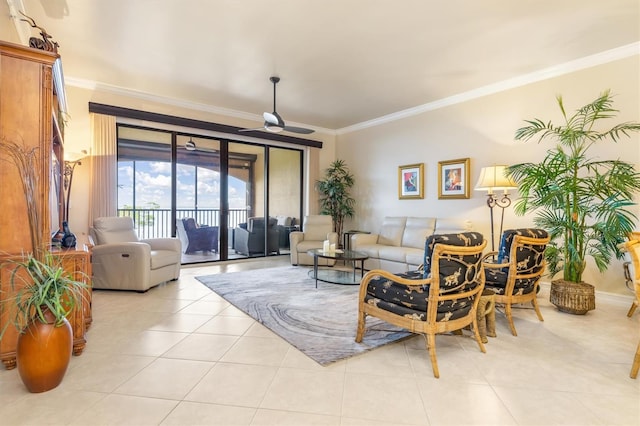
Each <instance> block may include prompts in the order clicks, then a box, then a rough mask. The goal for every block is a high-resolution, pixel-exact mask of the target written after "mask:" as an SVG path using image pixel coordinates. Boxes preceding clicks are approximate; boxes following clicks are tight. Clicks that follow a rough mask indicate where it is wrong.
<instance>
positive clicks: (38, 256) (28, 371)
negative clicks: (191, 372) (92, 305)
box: [0, 140, 87, 392]
mask: <svg viewBox="0 0 640 426" xmlns="http://www.w3.org/2000/svg"><path fill="white" fill-rule="evenodd" d="M0 142H1V144H0V148H1V149H2V150H4V151H5V152H6V153H7V154H8V155H7V157H8V158H9V162H10V163H12V164H13V165H14V166H15V167H16V168H17V169H18V171H19V173H20V177H21V183H22V190H23V191H24V194H25V201H26V206H27V218H28V223H29V234H30V237H31V244H32V251H31V252H29V253H23V254H22V255H20V254H17V255H8V256H3V257H4V262H5V263H6V264H7V266H8V268H9V270H10V271H11V273H10V287H9V291H8V292H7V294H6V295H5V296H4V297H3V298H2V305H1V306H0V308H2V313H3V314H5V313H6V314H7V317H6V318H7V319H8V321H6V322H5V325H4V327H3V329H2V330H0V340H1V339H3V338H4V337H5V336H6V334H7V333H8V332H9V333H13V335H14V336H15V332H16V331H17V332H18V333H19V335H18V339H17V346H16V363H17V365H18V371H19V373H20V377H21V378H22V381H23V382H24V384H25V386H26V387H27V389H28V390H29V391H31V392H44V391H47V390H50V389H53V388H55V387H56V386H58V384H60V382H61V381H62V378H63V377H64V374H65V372H66V370H67V366H68V365H69V360H70V358H71V353H72V350H73V332H72V330H71V326H70V324H69V321H68V320H67V316H68V315H69V314H70V313H71V312H72V311H73V310H74V309H76V306H77V305H80V304H81V303H82V300H83V297H84V294H85V289H86V287H87V285H86V284H85V283H84V282H83V281H78V280H76V279H75V277H74V276H73V275H72V274H71V273H69V272H65V270H64V268H63V266H62V264H61V260H60V258H56V257H55V256H53V255H52V254H51V253H50V252H49V251H48V250H47V244H45V243H44V242H43V231H42V229H41V228H40V223H41V222H40V221H39V220H38V216H39V215H41V214H42V212H43V210H44V209H43V208H42V206H41V203H42V201H41V199H40V194H42V193H46V191H43V188H41V187H42V182H41V180H40V179H39V178H38V172H39V170H41V169H40V164H41V163H40V161H42V160H41V158H40V156H39V152H38V149H39V148H30V149H29V148H25V147H24V146H23V145H20V144H18V143H15V142H13V141H7V140H1V141H0Z"/></svg>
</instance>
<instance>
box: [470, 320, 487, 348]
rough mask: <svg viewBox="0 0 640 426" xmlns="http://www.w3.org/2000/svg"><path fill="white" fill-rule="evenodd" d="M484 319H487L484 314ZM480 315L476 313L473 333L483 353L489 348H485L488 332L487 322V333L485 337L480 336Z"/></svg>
mask: <svg viewBox="0 0 640 426" xmlns="http://www.w3.org/2000/svg"><path fill="white" fill-rule="evenodd" d="M482 318H483V321H485V316H484V315H483V316H482ZM478 328H479V327H478V316H477V315H476V318H474V320H473V334H474V335H475V337H476V342H478V346H479V347H480V351H481V352H482V353H487V350H486V349H485V348H484V343H485V341H486V340H487V334H486V323H485V334H484V335H483V336H484V339H483V338H482V336H480V330H478Z"/></svg>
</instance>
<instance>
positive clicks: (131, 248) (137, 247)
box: [91, 242, 151, 262]
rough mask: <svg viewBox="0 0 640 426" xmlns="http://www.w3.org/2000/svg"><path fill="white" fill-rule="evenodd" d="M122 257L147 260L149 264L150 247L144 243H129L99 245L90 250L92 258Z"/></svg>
mask: <svg viewBox="0 0 640 426" xmlns="http://www.w3.org/2000/svg"><path fill="white" fill-rule="evenodd" d="M113 254H117V255H123V254H127V255H129V256H135V257H140V258H142V259H144V258H146V259H148V262H151V246H150V245H149V244H147V243H144V242H130V243H113V244H100V245H98V246H94V247H93V249H92V250H91V255H92V256H94V257H100V256H108V255H113Z"/></svg>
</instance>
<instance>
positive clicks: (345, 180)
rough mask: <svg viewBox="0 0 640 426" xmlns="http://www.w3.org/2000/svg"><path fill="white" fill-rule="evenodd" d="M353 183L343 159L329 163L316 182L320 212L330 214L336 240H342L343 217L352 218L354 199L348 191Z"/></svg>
mask: <svg viewBox="0 0 640 426" xmlns="http://www.w3.org/2000/svg"><path fill="white" fill-rule="evenodd" d="M354 184H355V179H354V177H353V175H352V174H351V172H350V171H349V169H348V168H347V165H346V164H345V162H344V160H336V161H334V162H333V163H331V165H330V166H329V168H328V169H327V170H326V171H325V177H324V179H321V180H319V181H317V182H316V188H317V190H318V192H319V193H320V213H322V214H326V215H329V216H331V219H332V221H333V231H334V232H336V233H337V234H338V241H342V231H343V229H344V220H345V218H352V217H353V215H354V213H355V209H354V206H355V204H356V200H355V199H354V198H353V197H351V194H350V193H349V191H350V190H351V188H352V187H353V185H354Z"/></svg>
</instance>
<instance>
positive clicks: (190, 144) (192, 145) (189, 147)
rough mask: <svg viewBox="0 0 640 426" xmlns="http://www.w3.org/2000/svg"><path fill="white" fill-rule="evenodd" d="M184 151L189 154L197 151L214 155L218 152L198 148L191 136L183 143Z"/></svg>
mask: <svg viewBox="0 0 640 426" xmlns="http://www.w3.org/2000/svg"><path fill="white" fill-rule="evenodd" d="M184 149H186V150H187V151H190V152H193V151H199V152H209V153H213V154H216V153H217V152H218V150H217V149H210V148H201V147H198V146H197V145H196V143H195V141H194V140H193V138H192V137H191V136H189V140H188V141H186V142H185V143H184Z"/></svg>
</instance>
